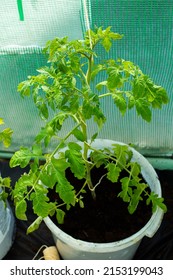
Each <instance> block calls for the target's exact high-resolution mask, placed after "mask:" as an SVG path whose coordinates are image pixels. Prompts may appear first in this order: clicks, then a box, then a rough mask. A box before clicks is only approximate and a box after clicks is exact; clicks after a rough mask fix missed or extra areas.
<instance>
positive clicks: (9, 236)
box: [0, 201, 14, 259]
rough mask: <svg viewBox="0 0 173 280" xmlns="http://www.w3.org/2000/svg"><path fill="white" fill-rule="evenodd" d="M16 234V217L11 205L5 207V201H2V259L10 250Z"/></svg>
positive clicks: (0, 223) (0, 227)
mask: <svg viewBox="0 0 173 280" xmlns="http://www.w3.org/2000/svg"><path fill="white" fill-rule="evenodd" d="M13 234H14V217H13V214H12V211H11V209H10V206H9V205H8V203H7V207H6V208H5V207H4V203H3V202H2V201H0V259H3V257H4V256H5V255H6V254H7V252H8V251H9V249H10V247H11V245H12V242H13Z"/></svg>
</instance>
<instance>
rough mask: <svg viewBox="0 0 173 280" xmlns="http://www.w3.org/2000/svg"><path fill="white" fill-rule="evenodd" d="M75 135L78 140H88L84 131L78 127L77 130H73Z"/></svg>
mask: <svg viewBox="0 0 173 280" xmlns="http://www.w3.org/2000/svg"><path fill="white" fill-rule="evenodd" d="M73 135H74V136H75V137H76V139H77V140H79V141H81V142H84V141H86V137H85V135H84V134H83V132H82V131H81V130H79V129H78V128H76V129H75V130H73Z"/></svg>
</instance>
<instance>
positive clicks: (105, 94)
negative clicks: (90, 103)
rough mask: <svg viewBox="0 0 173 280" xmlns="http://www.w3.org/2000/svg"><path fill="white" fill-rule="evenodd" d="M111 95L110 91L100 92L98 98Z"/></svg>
mask: <svg viewBox="0 0 173 280" xmlns="http://www.w3.org/2000/svg"><path fill="white" fill-rule="evenodd" d="M111 95H112V93H111V92H108V93H104V94H100V95H99V96H98V97H99V98H103V97H105V96H111Z"/></svg>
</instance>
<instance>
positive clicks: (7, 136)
mask: <svg viewBox="0 0 173 280" xmlns="http://www.w3.org/2000/svg"><path fill="white" fill-rule="evenodd" d="M12 134H13V130H11V129H10V128H5V129H4V130H3V131H1V132H0V141H2V142H3V145H4V146H5V147H6V148H8V147H9V146H10V145H11V137H12Z"/></svg>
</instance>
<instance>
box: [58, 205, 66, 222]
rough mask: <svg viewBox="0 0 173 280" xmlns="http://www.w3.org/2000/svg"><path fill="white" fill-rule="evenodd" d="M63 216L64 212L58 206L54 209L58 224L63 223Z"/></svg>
mask: <svg viewBox="0 0 173 280" xmlns="http://www.w3.org/2000/svg"><path fill="white" fill-rule="evenodd" d="M64 217H65V212H64V211H63V210H62V209H59V208H58V209H57V210H56V218H57V221H58V223H59V224H60V225H61V224H63V223H64Z"/></svg>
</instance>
